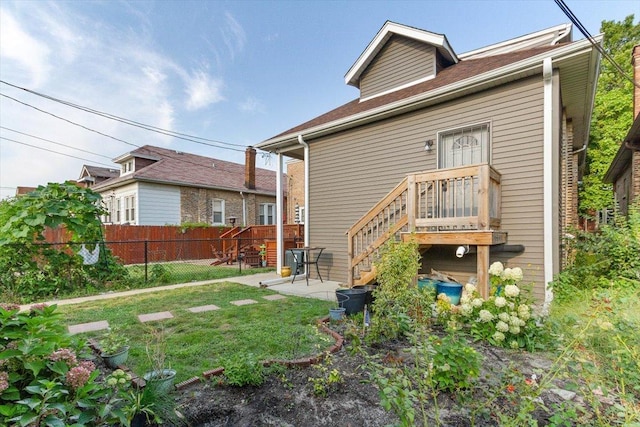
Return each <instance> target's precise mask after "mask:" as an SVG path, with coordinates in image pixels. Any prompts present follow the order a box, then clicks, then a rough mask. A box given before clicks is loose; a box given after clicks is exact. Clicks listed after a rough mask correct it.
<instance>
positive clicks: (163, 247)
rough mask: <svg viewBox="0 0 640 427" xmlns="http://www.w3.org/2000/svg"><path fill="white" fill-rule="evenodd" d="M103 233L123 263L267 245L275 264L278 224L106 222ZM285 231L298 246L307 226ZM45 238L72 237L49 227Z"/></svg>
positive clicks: (193, 257) (287, 227)
mask: <svg viewBox="0 0 640 427" xmlns="http://www.w3.org/2000/svg"><path fill="white" fill-rule="evenodd" d="M103 233H104V236H103V241H104V242H105V244H106V246H107V247H108V248H109V250H110V251H111V253H112V254H113V255H114V256H116V257H118V258H119V259H120V261H121V262H122V264H142V263H147V262H168V261H180V260H200V259H210V258H215V257H217V256H218V255H220V254H230V255H232V258H233V259H234V260H235V257H236V255H237V254H239V253H240V252H241V251H244V250H245V249H247V248H249V247H255V248H257V247H259V246H260V245H262V244H265V245H266V246H267V253H268V261H269V262H268V265H270V266H273V265H275V259H276V253H275V251H276V249H275V240H276V226H275V225H254V226H250V227H247V228H245V229H240V228H239V227H234V228H231V227H202V228H200V227H199V228H184V227H180V226H151V225H149V226H146V225H104V226H103ZM283 234H284V238H285V242H286V243H288V246H290V247H295V245H296V242H297V241H301V240H302V235H303V234H304V226H303V225H299V224H295V225H291V224H287V225H284V229H283ZM44 237H45V241H46V242H47V243H55V244H62V243H67V242H69V240H70V235H69V234H68V233H67V231H66V230H65V229H64V228H57V229H47V230H46V231H45V233H44ZM88 246H89V247H88V249H89V250H93V247H90V245H88ZM255 248H254V249H255Z"/></svg>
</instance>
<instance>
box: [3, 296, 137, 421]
mask: <svg viewBox="0 0 640 427" xmlns="http://www.w3.org/2000/svg"><path fill="white" fill-rule="evenodd" d="M55 310H56V306H51V307H47V306H45V305H36V306H34V307H32V309H31V311H29V312H23V313H20V312H19V311H18V308H17V307H16V306H6V305H5V306H3V307H0V416H2V418H0V424H2V425H7V424H8V422H12V423H15V425H18V426H27V425H29V426H31V425H36V426H40V425H48V426H56V425H75V426H85V425H86V426H93V425H100V424H102V423H108V424H115V423H118V422H119V423H123V424H124V423H126V416H125V413H124V410H123V408H124V407H125V406H126V404H127V403H128V402H127V400H126V399H124V398H123V393H121V391H122V389H123V388H122V387H120V385H122V384H121V383H120V382H119V381H118V380H117V379H116V380H115V383H114V382H113V381H112V380H110V379H107V382H108V383H107V384H105V383H100V382H98V381H97V378H98V375H99V371H98V370H96V368H95V365H94V364H93V363H92V362H90V361H89V360H87V359H86V357H87V356H88V355H89V353H88V348H87V346H86V343H84V342H82V341H80V340H78V339H76V338H74V337H72V336H70V335H68V334H67V333H65V331H64V326H63V325H64V322H62V321H61V319H60V316H59V315H58V314H57V313H55Z"/></svg>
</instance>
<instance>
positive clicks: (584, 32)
mask: <svg viewBox="0 0 640 427" xmlns="http://www.w3.org/2000/svg"><path fill="white" fill-rule="evenodd" d="M554 1H555V2H556V4H557V5H558V7H560V10H562V12H564V14H565V15H567V17H568V18H569V20H570V21H571V22H572V23H573V24H574V25H575V26H576V27H577V28H578V30H580V32H581V33H582V35H583V36H585V37H586V38H587V40H588V41H589V43H591V44H592V45H593V47H595V48H596V50H597V51H598V52H600V54H601V55H602V56H604V57H605V58H606V59H607V60H608V61H609V62H610V63H611V65H613V66H614V68H616V69H617V70H618V72H619V73H620V74H621V75H622V77H624V78H625V79H627V80H629V81H630V82H631V84H633V85H634V86H636V87H637V88H640V83H638V82H636V81H634V80H633V79H632V78H631V77H629V76H628V75H627V73H626V71H625V70H624V69H623V68H622V67H621V66H620V65H618V63H617V62H616V61H615V60H614V59H613V58H612V57H611V55H609V53H607V51H606V50H604V48H603V47H602V46H601V45H600V44H599V43H596V41H595V40H594V39H593V36H592V35H591V34H590V33H589V31H588V30H587V29H586V28H585V26H584V25H582V22H580V20H579V19H578V17H577V16H576V15H575V14H574V13H573V12H572V11H571V9H569V6H567V5H566V4H565V2H564V0H554Z"/></svg>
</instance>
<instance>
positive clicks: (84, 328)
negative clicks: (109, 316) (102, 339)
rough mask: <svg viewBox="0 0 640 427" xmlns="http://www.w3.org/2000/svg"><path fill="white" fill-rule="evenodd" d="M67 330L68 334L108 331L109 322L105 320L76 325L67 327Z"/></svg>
mask: <svg viewBox="0 0 640 427" xmlns="http://www.w3.org/2000/svg"><path fill="white" fill-rule="evenodd" d="M68 329H69V333H70V334H79V333H82V332H91V331H102V330H103V329H109V322H107V321H106V320H100V321H99V322H90V323H80V324H78V325H69V328H68Z"/></svg>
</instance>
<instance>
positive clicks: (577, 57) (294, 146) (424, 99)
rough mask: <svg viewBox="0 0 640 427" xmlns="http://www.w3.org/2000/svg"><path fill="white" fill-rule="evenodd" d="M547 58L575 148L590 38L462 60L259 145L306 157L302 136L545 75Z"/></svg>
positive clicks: (587, 96)
mask: <svg viewBox="0 0 640 427" xmlns="http://www.w3.org/2000/svg"><path fill="white" fill-rule="evenodd" d="M594 42H595V43H601V42H602V36H601V35H598V36H596V37H595V38H594ZM547 58H550V59H551V60H552V64H553V67H554V69H559V70H560V72H561V74H562V75H563V76H565V77H564V78H562V79H561V86H562V87H561V90H562V94H563V102H564V106H565V108H566V111H567V115H568V116H569V117H571V118H572V121H573V124H574V132H575V133H574V147H580V146H582V145H583V144H584V143H586V141H587V140H588V134H589V121H590V117H591V110H592V107H593V96H594V92H595V85H596V82H597V70H598V64H599V54H598V52H597V50H596V49H595V48H594V47H593V45H592V44H591V42H590V41H588V40H579V41H576V42H572V43H562V44H558V45H552V46H543V47H535V48H531V49H524V50H517V51H514V52H509V53H505V54H501V55H492V56H487V57H482V58H478V59H470V60H464V61H460V62H458V63H457V64H454V65H451V66H449V67H447V68H445V69H443V70H441V71H440V72H439V73H438V74H437V75H436V77H435V78H433V79H431V80H427V81H424V82H422V83H418V84H415V85H413V86H409V87H406V88H403V89H400V90H397V91H395V92H391V93H387V94H384V95H380V96H378V97H375V98H370V99H366V100H360V99H355V100H353V101H351V102H349V103H347V104H344V105H342V106H340V107H338V108H336V109H334V110H331V111H329V112H328V113H325V114H322V115H320V116H318V117H316V118H314V119H312V120H309V121H307V122H305V123H302V124H300V125H298V126H295V127H293V128H291V129H289V130H287V131H285V132H282V133H280V134H278V135H276V136H274V137H272V138H270V139H268V140H266V141H263V142H261V143H260V144H257V145H256V148H259V149H261V150H266V151H279V152H282V153H286V154H287V155H288V156H290V157H294V158H302V146H301V145H299V144H298V136H299V135H302V136H303V137H304V139H305V140H306V141H307V142H310V141H312V140H313V139H316V138H320V137H324V136H327V135H330V134H333V133H336V132H339V131H344V130H347V129H351V128H353V127H356V126H362V125H366V124H368V123H373V122H376V121H380V120H383V119H386V118H390V117H393V116H396V115H399V114H404V113H407V112H410V111H414V110H417V109H420V108H426V107H428V106H431V105H436V104H438V103H442V102H445V101H450V100H454V99H456V98H460V97H463V96H467V95H470V94H472V93H477V92H480V91H482V90H485V89H489V88H492V87H496V86H499V85H503V84H506V83H508V82H511V81H514V80H517V79H521V78H525V77H527V76H534V75H542V64H543V61H544V60H545V59H547Z"/></svg>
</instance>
